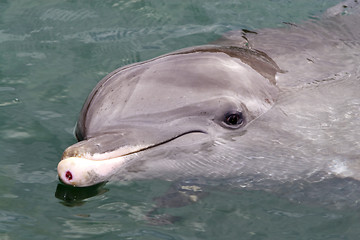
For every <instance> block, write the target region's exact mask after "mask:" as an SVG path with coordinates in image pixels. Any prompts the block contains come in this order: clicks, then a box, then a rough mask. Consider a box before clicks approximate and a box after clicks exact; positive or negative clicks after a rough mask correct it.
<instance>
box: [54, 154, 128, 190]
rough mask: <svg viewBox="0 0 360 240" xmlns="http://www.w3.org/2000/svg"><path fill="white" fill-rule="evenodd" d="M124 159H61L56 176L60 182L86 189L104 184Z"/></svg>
mask: <svg viewBox="0 0 360 240" xmlns="http://www.w3.org/2000/svg"><path fill="white" fill-rule="evenodd" d="M124 162H125V157H117V158H112V159H104V160H92V159H87V158H84V157H69V158H64V159H62V160H61V161H60V162H59V164H58V166H57V170H58V175H59V178H60V179H61V181H62V182H64V183H65V184H68V185H73V186H76V187H87V186H91V185H94V184H97V183H100V182H105V181H106V180H107V179H108V177H109V175H111V173H112V172H113V171H114V170H115V169H119V168H120V167H121V166H122V165H123V164H124Z"/></svg>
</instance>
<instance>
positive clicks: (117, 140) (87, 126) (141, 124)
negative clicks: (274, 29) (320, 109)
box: [58, 45, 280, 186]
mask: <svg viewBox="0 0 360 240" xmlns="http://www.w3.org/2000/svg"><path fill="white" fill-rule="evenodd" d="M279 71H280V69H279V68H278V66H277V65H276V64H275V63H274V62H273V61H272V60H271V58H270V57H268V56H267V55H266V54H265V53H263V52H260V51H257V50H252V49H246V48H239V47H222V46H213V45H209V46H200V47H194V48H188V49H183V50H180V51H177V52H174V53H170V54H167V55H163V56H160V57H158V58H154V59H151V60H148V61H145V62H140V63H136V64H132V65H129V66H125V67H122V68H119V69H117V70H115V71H114V72H112V73H110V74H109V75H107V76H106V77H105V78H104V79H103V80H102V81H100V82H99V83H98V84H97V86H96V87H95V88H94V90H93V91H92V92H91V93H90V95H89V97H88V98H87V100H86V102H85V104H84V106H83V109H82V111H81V113H80V117H79V120H78V122H77V126H76V137H77V139H78V140H79V142H78V143H76V144H74V145H72V146H70V147H68V148H67V149H66V150H65V152H64V154H63V157H62V160H61V161H60V163H59V165H58V174H59V177H60V179H61V180H62V181H63V182H64V183H66V184H70V185H74V186H89V185H94V184H96V183H99V182H103V181H108V180H110V179H112V178H113V177H114V176H116V178H117V179H137V178H139V179H141V178H146V177H154V178H161V177H164V178H176V177H179V176H185V175H186V174H185V173H183V172H181V169H180V168H181V167H177V166H178V165H179V164H180V162H181V164H187V165H189V166H190V165H191V164H192V163H193V161H198V160H196V157H197V156H198V155H201V151H202V150H204V148H206V146H211V142H213V141H216V139H219V138H223V137H224V136H228V135H243V134H244V133H245V131H246V128H247V126H248V125H249V124H250V123H251V122H252V121H253V120H254V119H256V118H257V117H259V116H260V115H262V114H263V113H265V112H266V111H268V110H269V109H270V108H271V107H272V105H273V104H274V102H275V101H276V99H277V96H278V92H279V90H278V88H277V86H276V82H275V74H276V72H279ZM178 158H180V159H178ZM199 164H201V163H199ZM176 175H177V176H176Z"/></svg>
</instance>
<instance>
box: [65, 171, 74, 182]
mask: <svg viewBox="0 0 360 240" xmlns="http://www.w3.org/2000/svg"><path fill="white" fill-rule="evenodd" d="M65 177H66V179H67V180H69V181H70V180H71V179H72V178H73V176H72V174H71V172H70V171H67V172H66V173H65Z"/></svg>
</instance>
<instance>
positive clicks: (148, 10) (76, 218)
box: [0, 0, 360, 239]
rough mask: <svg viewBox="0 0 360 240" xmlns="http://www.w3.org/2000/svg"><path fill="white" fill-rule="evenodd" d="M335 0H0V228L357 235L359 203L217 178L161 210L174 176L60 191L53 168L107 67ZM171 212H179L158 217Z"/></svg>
mask: <svg viewBox="0 0 360 240" xmlns="http://www.w3.org/2000/svg"><path fill="white" fill-rule="evenodd" d="M337 2H338V1H335V0H334V1H328V0H321V1H320V0H316V1H315V0H313V1H310V0H301V1H298V0H297V1H284V0H272V1H271V0H266V1H265V0H264V1H251V0H246V1H245V0H242V1H235V0H225V1H215V0H211V1H210V0H209V1H190V0H186V1H160V0H158V1H140V0H139V1H137V0H133V1H110V0H106V1H88V0H83V1H74V0H68V1H63V0H61V1H60V0H57V1H55V0H52V1H48V0H46V1H45V0H33V1H25V0H22V1H17V0H11V1H10V0H8V1H6V0H0V149H1V154H0V163H1V167H0V239H70V238H77V239H358V236H359V234H360V230H359V227H358V226H359V219H360V214H359V213H358V212H357V209H355V210H354V209H348V208H342V209H341V210H337V209H336V208H327V207H324V206H321V205H319V204H311V203H307V204H297V203H296V202H292V201H289V200H288V199H287V198H282V197H277V196H275V195H274V194H271V193H266V192H262V191H250V190H240V189H239V190H233V191H226V190H224V191H220V190H219V189H214V190H210V192H209V193H208V196H207V197H205V198H201V199H200V200H199V201H198V202H197V203H195V204H190V205H187V206H183V207H180V208H175V207H174V208H159V209H155V210H154V207H155V202H154V200H153V198H155V197H158V196H161V195H163V194H164V193H165V192H166V191H167V189H168V188H169V187H170V185H171V183H169V182H162V181H155V180H154V181H139V182H127V183H109V184H107V185H105V186H100V187H99V188H91V189H87V190H85V191H77V190H74V189H69V188H65V190H62V188H64V186H62V185H58V184H59V181H58V179H57V173H56V166H57V163H58V161H59V160H60V157H61V154H62V152H63V150H64V149H65V148H66V147H67V146H69V145H71V144H73V143H74V142H75V139H74V137H73V127H74V125H75V121H76V119H77V116H78V112H79V111H80V109H81V106H82V104H83V102H84V100H85V98H86V96H87V94H88V93H89V92H90V91H91V89H92V88H93V87H94V86H95V84H96V83H97V82H98V81H99V80H100V79H101V78H102V77H104V76H105V75H106V74H107V73H109V72H110V71H112V70H114V69H115V68H118V67H120V66H123V65H125V64H129V63H133V62H136V61H141V60H146V59H149V58H152V57H155V56H158V55H160V54H163V53H166V52H169V51H172V50H175V49H179V48H182V47H187V46H192V45H199V44H205V43H208V42H211V41H213V40H216V39H217V38H218V37H220V36H221V34H223V33H225V32H226V31H229V30H234V29H241V28H247V29H258V28H265V27H279V26H281V25H282V22H284V21H286V22H299V21H301V20H303V19H309V18H311V17H312V16H314V15H318V14H320V13H321V12H322V11H324V10H325V9H326V8H327V7H329V6H332V5H333V4H335V3H337ZM57 189H58V190H57ZM55 193H56V197H55ZM65 200H67V201H65ZM150 212H151V214H150V215H151V216H149V213H150ZM165 214H166V215H169V216H170V215H171V216H176V217H177V218H176V221H174V222H173V223H172V224H159V222H160V221H161V220H162V219H163V218H162V216H164V215H165ZM156 219H158V221H156ZM155 223H156V224H155Z"/></svg>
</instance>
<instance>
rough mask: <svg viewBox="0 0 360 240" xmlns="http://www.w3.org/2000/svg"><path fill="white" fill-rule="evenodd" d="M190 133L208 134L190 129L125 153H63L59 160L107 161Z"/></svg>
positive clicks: (112, 151) (113, 151) (114, 151)
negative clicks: (74, 158)
mask: <svg viewBox="0 0 360 240" xmlns="http://www.w3.org/2000/svg"><path fill="white" fill-rule="evenodd" d="M192 133H203V134H208V133H207V132H205V131H203V130H192V131H188V132H184V133H181V134H179V135H177V136H174V137H172V138H169V139H167V140H165V141H162V142H159V143H155V144H149V145H138V146H134V147H133V149H131V147H129V148H130V149H129V148H126V149H128V150H129V151H127V153H116V152H117V150H116V149H115V150H111V151H107V152H103V153H94V154H89V153H84V154H75V155H71V154H70V155H67V154H66V153H64V156H63V157H62V159H61V160H65V159H67V158H71V157H77V158H82V159H87V160H90V161H107V160H111V159H115V158H119V157H125V156H129V155H132V154H136V153H139V152H143V151H146V150H149V149H152V148H155V147H158V146H161V145H164V144H166V143H169V142H172V141H174V140H176V139H178V138H181V137H182V136H185V135H188V134H192ZM125 151H126V150H125Z"/></svg>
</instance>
